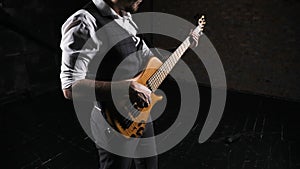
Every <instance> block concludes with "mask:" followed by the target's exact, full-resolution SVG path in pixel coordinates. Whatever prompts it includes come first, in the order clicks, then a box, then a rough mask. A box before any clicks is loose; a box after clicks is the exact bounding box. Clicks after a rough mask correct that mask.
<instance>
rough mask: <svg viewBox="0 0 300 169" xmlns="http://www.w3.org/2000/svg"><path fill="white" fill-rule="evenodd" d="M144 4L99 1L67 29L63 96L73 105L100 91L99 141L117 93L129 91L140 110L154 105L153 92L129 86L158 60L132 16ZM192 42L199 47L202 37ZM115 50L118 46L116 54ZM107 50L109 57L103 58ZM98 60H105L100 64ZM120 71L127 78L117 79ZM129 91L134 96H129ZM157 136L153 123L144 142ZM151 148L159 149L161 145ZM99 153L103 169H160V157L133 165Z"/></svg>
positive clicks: (72, 18)
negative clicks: (151, 61)
mask: <svg viewBox="0 0 300 169" xmlns="http://www.w3.org/2000/svg"><path fill="white" fill-rule="evenodd" d="M141 2H142V0H93V1H92V2H90V3H89V4H87V5H86V6H85V7H84V8H83V9H81V10H79V11H77V12H76V13H74V14H73V15H72V16H70V17H69V18H68V19H67V21H66V22H65V23H64V24H63V26H62V39H61V49H62V65H61V74H60V78H61V82H62V89H63V93H64V96H65V98H67V99H72V98H74V97H76V98H85V97H86V98H87V97H88V96H86V92H85V91H86V90H85V89H94V90H95V93H96V98H97V102H96V104H95V107H94V109H93V111H92V115H91V116H92V117H91V123H92V124H94V127H93V126H92V131H93V134H94V133H96V134H95V135H97V131H98V130H101V129H99V128H101V127H98V125H99V123H101V122H100V121H98V119H99V118H98V117H99V115H103V116H105V117H106V115H107V114H105V113H104V111H103V109H105V107H106V103H107V102H110V101H111V100H112V95H111V89H112V88H114V89H116V90H117V91H118V90H119V91H120V92H123V91H129V92H125V93H124V95H129V99H130V101H131V102H133V103H135V104H136V105H135V106H137V107H138V108H144V107H148V105H149V104H151V97H150V95H151V90H149V89H148V88H147V87H145V86H144V85H141V84H139V83H137V82H135V81H133V80H129V79H131V78H132V77H134V76H135V75H136V74H137V73H138V72H139V71H140V70H141V69H142V68H143V66H144V65H145V63H146V62H147V61H148V59H149V58H150V57H151V56H153V53H152V52H151V50H150V49H149V48H148V47H147V45H146V44H145V42H144V41H143V39H142V38H141V37H138V36H137V32H138V27H137V25H136V24H135V23H134V21H133V20H132V18H131V15H130V13H133V12H136V11H137V10H138V7H139V5H140V3H141ZM111 23H112V24H111ZM106 25H110V26H108V27H107V26H106ZM102 28H103V29H104V32H105V33H104V34H101V35H99V34H97V33H96V32H97V31H98V30H100V29H102ZM191 36H192V37H193V39H194V44H195V45H194V46H196V45H197V42H198V35H194V34H192V35H191ZM123 37H126V38H125V39H123ZM112 39H113V40H112ZM87 41H89V44H88V45H86V42H87ZM116 42H117V43H116ZM110 45H114V46H113V47H112V48H111V49H110ZM107 48H108V49H107ZM105 50H108V52H104V54H103V51H105ZM102 55H105V56H102ZM129 55H130V58H129ZM97 58H101V60H100V61H99V60H98V61H95V59H96V60H97ZM128 58H129V59H128ZM94 62H97V63H99V62H101V63H100V65H97V64H96V65H97V69H94V70H92V69H93V68H90V67H92V65H93V63H94ZM121 63H122V64H121ZM117 69H118V70H121V72H122V73H121V74H120V75H119V76H116V78H114V79H113V76H114V73H115V70H117ZM128 88H129V90H126V89H128ZM77 89H78V90H77ZM124 89H125V90H124ZM121 95H123V94H121ZM91 101H94V100H91ZM121 107H122V105H121ZM106 118H107V117H106ZM153 135H154V132H153V127H152V123H147V125H146V129H145V132H144V133H143V136H142V137H151V136H153ZM95 137H97V136H95ZM100 139H101V138H100ZM96 142H97V138H96ZM149 147H150V148H151V149H155V143H154V142H153V144H152V145H150V146H149ZM98 149H99V150H98V151H99V156H100V161H99V162H100V169H123V168H124V169H130V167H131V166H132V165H134V166H135V167H136V168H137V169H146V168H147V169H156V168H158V165H157V157H156V156H154V157H148V158H142V159H134V160H133V159H131V158H127V157H122V156H118V155H116V154H113V153H110V152H109V151H107V150H105V149H103V148H101V147H99V146H98ZM132 161H134V164H133V163H132Z"/></svg>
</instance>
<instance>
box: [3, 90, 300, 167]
mask: <svg viewBox="0 0 300 169" xmlns="http://www.w3.org/2000/svg"><path fill="white" fill-rule="evenodd" d="M171 86H172V85H171ZM171 86H168V89H169V91H173V89H172V87H171ZM200 93H201V98H203V99H202V100H205V97H206V98H209V88H206V87H201V92H200ZM203 95H204V97H202V96H203ZM25 98H26V99H19V101H17V102H13V103H9V104H6V105H3V106H1V109H0V110H1V116H2V117H1V133H2V137H3V138H4V141H5V143H4V144H1V145H2V146H3V147H2V148H1V149H2V150H1V152H3V155H4V158H2V159H4V162H3V163H2V162H1V167H0V168H5V169H14V168H24V169H25V168H41V169H43V168H53V169H56V168H58V169H61V168H64V169H77V168H78V169H96V168H97V158H98V156H97V152H96V150H95V148H94V145H93V143H92V141H91V140H90V139H89V138H88V137H87V136H86V135H85V133H84V132H83V131H82V129H81V127H80V125H79V123H78V121H77V119H76V115H75V113H74V112H73V107H72V103H71V102H70V101H66V100H64V99H63V98H62V95H61V93H60V92H59V91H58V90H57V91H53V92H48V93H47V94H43V95H40V96H36V97H25ZM206 100H209V99H206ZM206 102H207V103H205V102H203V104H202V102H201V108H200V114H199V118H198V119H197V122H196V124H195V125H194V128H193V129H192V130H191V131H190V133H189V135H188V136H187V137H186V138H185V139H184V140H183V141H182V142H181V143H180V144H178V145H177V146H176V147H174V148H173V149H172V150H170V151H168V152H166V153H164V154H161V155H159V166H160V168H162V169H168V168H172V169H182V168H189V169H200V168H201V169H202V168H203V169H256V168H257V169H296V168H300V130H299V128H300V123H299V120H298V118H297V117H298V116H297V113H299V103H298V102H292V101H286V100H282V99H275V98H271V97H266V96H260V95H252V94H246V93H240V92H236V91H229V93H228V98H227V104H226V108H225V113H224V115H223V118H222V120H221V123H220V125H219V127H218V128H217V130H216V131H215V133H214V134H213V136H212V137H211V138H210V139H209V140H208V141H207V142H205V143H203V144H199V143H198V137H199V134H200V131H201V128H202V125H203V122H204V120H205V112H206V111H207V108H208V105H209V103H208V101H206ZM167 119H169V118H168V116H163V117H162V118H161V119H159V121H158V122H157V123H155V127H156V128H159V126H160V125H161V124H163V123H164V121H166V120H167ZM157 131H158V130H157Z"/></svg>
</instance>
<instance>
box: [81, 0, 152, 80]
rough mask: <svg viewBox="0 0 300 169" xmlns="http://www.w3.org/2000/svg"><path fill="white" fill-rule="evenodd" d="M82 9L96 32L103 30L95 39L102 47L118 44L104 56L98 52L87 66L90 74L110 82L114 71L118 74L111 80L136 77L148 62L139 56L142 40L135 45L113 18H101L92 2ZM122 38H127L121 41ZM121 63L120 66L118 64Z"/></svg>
mask: <svg viewBox="0 0 300 169" xmlns="http://www.w3.org/2000/svg"><path fill="white" fill-rule="evenodd" d="M84 9H85V10H87V11H88V12H89V13H90V14H91V15H92V16H93V17H94V18H95V19H96V23H97V30H99V29H101V28H103V29H101V30H103V31H101V32H102V33H100V34H98V31H97V37H98V39H100V40H101V42H103V45H104V46H106V47H107V46H109V45H110V44H112V43H114V42H118V43H116V45H114V46H113V47H112V48H111V49H110V50H109V51H108V52H107V53H106V54H105V56H103V55H104V54H101V52H99V53H98V54H97V56H95V57H94V58H93V60H92V61H91V62H90V63H89V66H88V67H89V71H90V73H91V74H96V78H95V79H96V80H102V81H112V77H113V75H114V73H115V71H116V69H118V71H117V72H118V73H117V74H116V75H114V79H113V80H125V79H130V78H133V77H134V76H135V75H137V74H138V73H139V72H140V71H141V69H142V68H143V66H145V62H146V61H147V60H148V58H143V56H142V54H141V49H142V44H143V43H142V38H141V40H140V43H139V44H138V45H136V42H134V40H133V36H132V35H129V33H128V32H127V31H126V30H124V29H123V28H122V27H121V26H120V25H118V24H117V23H116V22H114V21H113V20H114V18H113V16H103V15H102V14H101V13H100V12H99V10H98V8H97V7H96V6H95V4H94V3H93V2H90V3H88V4H87V5H86V6H85V7H84ZM106 24H109V25H110V26H112V27H114V28H113V29H111V27H110V26H109V27H107V25H106ZM104 25H106V26H104ZM112 30H113V31H112ZM116 30H117V31H116ZM122 36H129V37H128V38H125V39H122ZM100 50H101V48H100ZM139 50H140V51H139ZM137 51H139V52H137ZM135 52H136V53H135ZM100 60H101V61H100ZM100 62H101V63H100ZM121 62H122V64H120V63H121ZM99 63H100V65H99ZM95 70H97V73H95Z"/></svg>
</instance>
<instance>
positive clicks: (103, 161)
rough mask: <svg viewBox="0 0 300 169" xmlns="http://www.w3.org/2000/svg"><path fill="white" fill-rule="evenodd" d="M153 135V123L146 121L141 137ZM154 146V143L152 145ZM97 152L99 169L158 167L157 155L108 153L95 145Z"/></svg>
mask: <svg viewBox="0 0 300 169" xmlns="http://www.w3.org/2000/svg"><path fill="white" fill-rule="evenodd" d="M153 135H154V130H153V124H152V123H148V124H147V127H146V129H145V131H144V134H143V137H151V136H153ZM152 146H153V147H154V148H155V147H156V146H155V145H152ZM97 148H98V153H99V163H100V169H158V158H157V156H152V157H147V158H127V157H122V156H119V155H116V154H113V153H110V152H108V151H106V150H104V149H103V148H100V147H97Z"/></svg>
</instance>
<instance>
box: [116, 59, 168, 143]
mask: <svg viewBox="0 0 300 169" xmlns="http://www.w3.org/2000/svg"><path fill="white" fill-rule="evenodd" d="M161 65H162V62H161V61H160V60H159V59H158V58H157V57H151V58H150V59H149V61H148V63H147V65H146V68H145V69H144V71H143V72H141V73H140V74H139V75H138V76H137V77H135V78H134V79H132V80H133V81H136V82H138V83H140V84H143V85H144V86H147V81H148V79H149V78H150V77H151V76H152V75H153V74H154V73H155V72H156V71H157V69H158V68H159V67H160V66H161ZM162 98H163V97H162V96H158V95H156V94H154V93H152V94H151V100H152V102H151V104H150V105H149V106H148V107H147V108H141V109H138V111H139V112H140V113H139V115H138V116H136V117H134V116H132V115H130V114H129V116H130V119H131V121H132V124H131V125H130V126H129V127H128V128H124V127H123V125H122V124H121V122H120V121H119V120H118V119H112V120H111V121H112V123H113V124H114V125H115V126H116V128H117V130H118V131H119V132H120V133H121V134H123V135H124V136H125V137H127V138H129V137H140V136H141V135H142V134H143V131H144V129H145V127H146V123H147V121H148V119H149V117H150V112H151V109H152V108H153V106H154V105H155V104H156V103H157V102H158V101H160V100H162ZM128 113H130V112H128Z"/></svg>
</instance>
